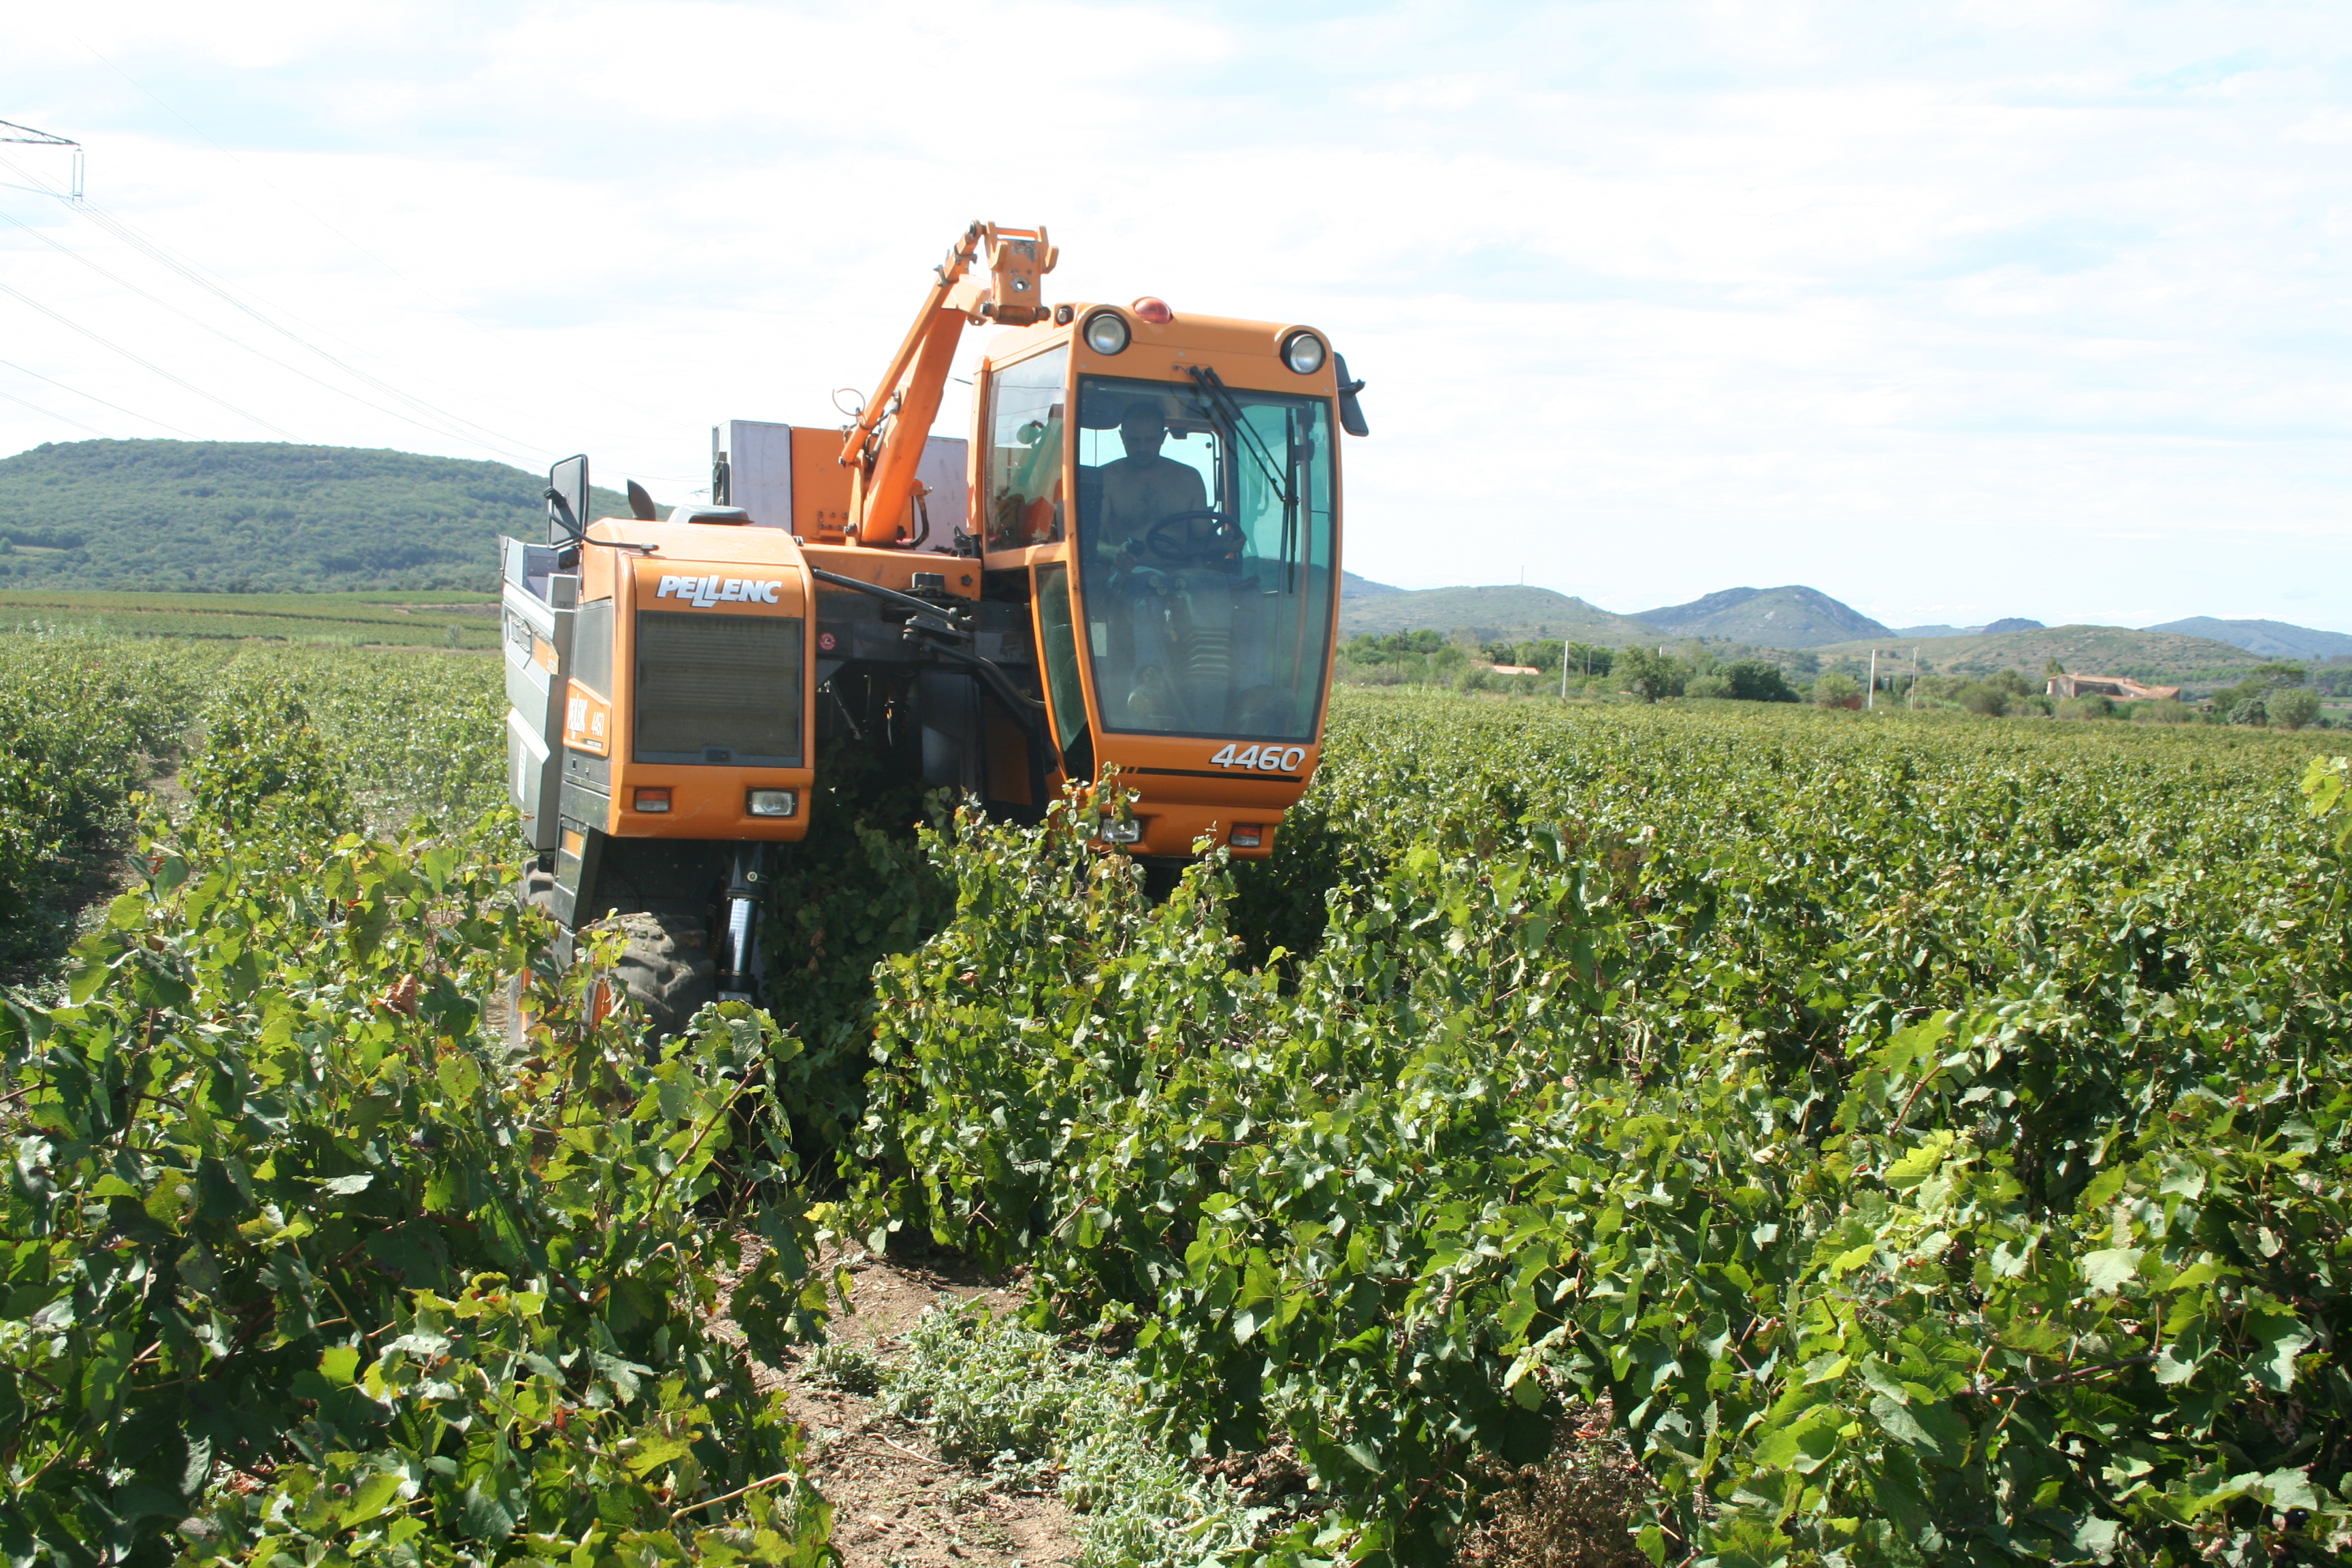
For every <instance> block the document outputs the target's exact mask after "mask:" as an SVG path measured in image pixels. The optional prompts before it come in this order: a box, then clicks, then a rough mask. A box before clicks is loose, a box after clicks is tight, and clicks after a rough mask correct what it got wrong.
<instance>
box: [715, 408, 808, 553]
mask: <svg viewBox="0 0 2352 1568" xmlns="http://www.w3.org/2000/svg"><path fill="white" fill-rule="evenodd" d="M727 462H728V467H729V469H730V486H731V488H732V489H733V492H734V504H735V505H737V506H740V507H741V508H742V509H743V510H745V511H748V512H750V513H751V521H752V524H753V525H754V526H755V527H759V528H789V527H790V526H792V520H793V427H792V426H789V425H771V424H769V423H767V422H766V421H765V420H761V419H730V420H729V421H728V422H727Z"/></svg>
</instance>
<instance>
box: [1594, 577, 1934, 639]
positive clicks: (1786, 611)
mask: <svg viewBox="0 0 2352 1568" xmlns="http://www.w3.org/2000/svg"><path fill="white" fill-rule="evenodd" d="M1634 618H1635V619H1637V620H1641V621H1643V622H1645V623H1647V624H1648V625H1650V626H1655V627H1657V628H1658V629H1659V630H1660V631H1664V632H1670V633H1672V634H1674V635H1675V636H1676V637H1727V638H1729V639H1730V640H1732V641H1734V642H1747V643H1756V644H1759V645H1760V646H1762V647H1822V646H1823V645H1825V644H1829V643H1838V642H1846V641H1849V640H1851V639H1852V638H1854V637H1893V636H1894V635H1895V634H1894V633H1893V632H1892V631H1890V630H1889V629H1887V628H1886V627H1885V626H1881V625H1880V624H1879V623H1878V622H1876V621H1874V620H1872V619H1871V618H1870V617H1869V616H1865V615H1864V614H1863V613H1862V612H1861V611H1860V610H1857V609H1855V608H1853V606H1852V605H1842V604H1840V603H1838V601H1836V600H1835V599H1832V598H1831V597H1830V596H1829V595H1827V594H1824V593H1822V592H1821V591H1820V590H1819V589H1817V588H1808V587H1804V586H1802V585H1801V584H1794V583H1791V584H1787V585H1786V586H1783V587H1779V588H1726V589H1724V590H1723V591H1722V592H1720V593H1716V594H1709V595H1707V596H1706V597H1705V598H1703V599H1693V600H1692V601H1691V602H1690V603H1689V604H1687V605H1666V606H1664V608H1662V609H1655V610H1643V611H1640V612H1638V613H1637V615H1636V616H1635V617H1634Z"/></svg>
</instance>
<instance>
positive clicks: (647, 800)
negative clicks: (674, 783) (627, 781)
mask: <svg viewBox="0 0 2352 1568" xmlns="http://www.w3.org/2000/svg"><path fill="white" fill-rule="evenodd" d="M629 804H630V805H633V806H635V808H636V809H637V810H639V811H667V810H668V809H669V791H668V790H667V788H664V789H641V790H638V791H637V792H636V793H635V795H631V796H630V797H629Z"/></svg>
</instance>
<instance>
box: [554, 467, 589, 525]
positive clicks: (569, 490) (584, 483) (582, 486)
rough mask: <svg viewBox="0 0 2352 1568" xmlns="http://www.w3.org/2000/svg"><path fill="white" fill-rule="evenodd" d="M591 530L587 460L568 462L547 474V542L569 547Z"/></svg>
mask: <svg viewBox="0 0 2352 1568" xmlns="http://www.w3.org/2000/svg"><path fill="white" fill-rule="evenodd" d="M587 529H588V459H587V458H586V457H585V456H584V455H583V456H581V457H576V458H564V459H563V461H562V462H560V463H558V464H556V465H555V467H553V468H550V469H548V470H547V542H549V543H550V544H569V543H571V542H572V541H573V540H575V539H577V538H579V537H580V536H581V535H582V534H583V533H584V532H586V531H587Z"/></svg>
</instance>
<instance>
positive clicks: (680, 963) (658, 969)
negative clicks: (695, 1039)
mask: <svg viewBox="0 0 2352 1568" xmlns="http://www.w3.org/2000/svg"><path fill="white" fill-rule="evenodd" d="M609 924H610V926H611V927H612V928H613V929H616V930H618V931H620V932H621V933H622V934H623V935H624V936H625V937H627V938H628V942H629V945H628V947H627V948H626V949H625V951H624V952H622V954H621V962H620V963H619V964H618V965H617V966H616V967H615V968H614V973H613V978H614V979H615V980H617V981H619V982H620V984H621V985H622V987H623V989H625V990H626V991H627V992H628V994H629V997H630V999H631V1000H632V1001H634V1002H635V1003H636V1005H638V1006H639V1007H641V1008H643V1009H644V1010H645V1015H646V1043H647V1044H648V1045H651V1044H653V1043H654V1042H656V1041H658V1040H662V1039H666V1038H667V1037H669V1036H672V1035H676V1034H680V1033H683V1032H684V1030H685V1028H686V1025H687V1020H688V1019H689V1018H691V1017H693V1016H695V1014H697V1013H698V1012H700V1011H701V1010H702V1006H703V1004H704V1003H706V1002H716V1001H718V1000H719V965H718V962H717V961H716V960H715V959H713V958H712V956H711V953H710V948H709V941H708V938H707V935H706V932H705V929H704V923H703V921H702V920H701V919H700V918H699V917H696V918H693V919H687V918H685V917H682V916H677V915H669V914H660V913H653V912H647V911H640V912H638V913H635V914H628V915H614V917H613V918H612V921H610V922H609Z"/></svg>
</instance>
